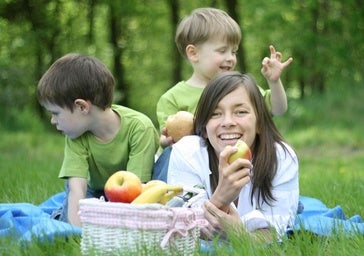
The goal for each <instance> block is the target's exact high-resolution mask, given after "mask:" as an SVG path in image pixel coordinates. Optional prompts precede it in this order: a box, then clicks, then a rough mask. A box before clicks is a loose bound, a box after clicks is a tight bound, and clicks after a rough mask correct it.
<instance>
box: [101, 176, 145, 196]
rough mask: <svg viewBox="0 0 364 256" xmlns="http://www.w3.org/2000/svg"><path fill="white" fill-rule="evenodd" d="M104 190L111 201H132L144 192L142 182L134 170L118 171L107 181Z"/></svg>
mask: <svg viewBox="0 0 364 256" xmlns="http://www.w3.org/2000/svg"><path fill="white" fill-rule="evenodd" d="M104 192H105V195H106V197H107V199H108V200H109V201H111V202H121V203H130V202H132V201H133V200H134V199H135V198H136V197H137V196H139V195H140V193H141V192H142V182H141V181H140V179H139V177H138V176H137V175H136V174H134V173H132V172H128V171H117V172H115V173H114V174H113V175H111V176H110V177H109V179H108V180H107V181H106V183H105V186H104Z"/></svg>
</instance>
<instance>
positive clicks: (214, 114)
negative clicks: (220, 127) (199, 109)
mask: <svg viewBox="0 0 364 256" xmlns="http://www.w3.org/2000/svg"><path fill="white" fill-rule="evenodd" d="M220 115H221V114H220V113H218V112H214V113H212V115H211V118H217V117H219V116H220Z"/></svg>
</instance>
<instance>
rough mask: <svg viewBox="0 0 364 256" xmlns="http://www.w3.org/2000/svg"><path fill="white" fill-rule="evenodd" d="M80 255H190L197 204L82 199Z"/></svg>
mask: <svg viewBox="0 0 364 256" xmlns="http://www.w3.org/2000/svg"><path fill="white" fill-rule="evenodd" d="M79 204H80V212H79V215H80V218H81V222H82V237H81V252H82V254H83V255H124V254H128V255H161V254H165V255H193V254H194V252H195V251H196V248H198V246H199V236H200V227H202V226H204V225H206V223H207V222H206V220H205V219H204V218H203V213H202V209H201V208H200V207H193V208H187V207H176V208H171V207H167V206H164V205H161V204H144V205H132V204H125V203H112V202H105V201H104V200H103V199H102V198H101V199H96V198H93V199H82V200H80V202H79Z"/></svg>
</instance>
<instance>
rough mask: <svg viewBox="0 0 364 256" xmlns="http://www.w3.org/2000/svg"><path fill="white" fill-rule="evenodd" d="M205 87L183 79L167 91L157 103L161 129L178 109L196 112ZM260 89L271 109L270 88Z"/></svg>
mask: <svg viewBox="0 0 364 256" xmlns="http://www.w3.org/2000/svg"><path fill="white" fill-rule="evenodd" d="M203 89H204V88H201V87H194V86H191V85H189V84H187V83H186V82H185V81H181V82H179V83H177V84H176V85H175V86H173V87H172V88H171V89H169V90H168V91H167V92H165V93H164V94H163V95H162V96H161V97H160V98H159V101H158V103H157V119H158V123H159V130H162V128H163V127H165V124H166V121H167V118H168V116H170V115H173V114H175V113H177V112H178V111H182V110H184V111H188V112H191V113H192V114H194V113H195V110H196V107H197V104H198V101H199V99H200V97H201V94H202V91H203ZM259 90H260V92H261V93H262V95H263V97H264V98H265V102H266V104H267V106H268V108H269V109H271V104H270V90H264V89H263V88H261V87H259Z"/></svg>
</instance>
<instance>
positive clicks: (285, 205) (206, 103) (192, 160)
mask: <svg viewBox="0 0 364 256" xmlns="http://www.w3.org/2000/svg"><path fill="white" fill-rule="evenodd" d="M194 134H195V135H192V136H186V137H184V138H182V139H181V140H180V141H179V142H177V143H175V144H174V145H173V147H172V151H171V155H170V160H169V167H168V176H167V181H168V183H171V184H179V185H182V186H194V185H203V186H204V187H205V188H206V192H207V198H206V201H205V203H204V204H203V205H201V206H202V208H203V209H204V210H205V217H206V219H207V220H208V221H209V223H210V225H209V227H208V228H205V229H203V230H202V232H203V233H204V235H205V236H207V237H208V238H213V237H215V236H217V235H223V236H224V235H225V232H226V230H227V228H228V226H229V225H234V226H235V227H241V228H242V229H246V230H248V231H252V232H253V231H254V232H258V233H260V232H265V230H266V229H269V228H271V227H274V228H275V230H276V232H277V234H278V235H284V234H285V231H286V229H287V227H292V225H293V220H294V218H295V214H296V211H297V207H298V196H299V188H298V160H297V157H296V154H295V151H294V150H293V149H292V148H291V147H290V146H289V145H288V144H287V143H286V142H284V139H283V137H282V136H281V134H280V133H279V131H278V130H277V128H276V126H275V124H274V122H273V120H272V117H271V114H270V113H269V111H268V108H267V106H266V104H265V102H264V98H263V96H262V95H261V93H260V91H259V89H258V87H257V85H256V83H255V81H254V79H253V78H252V77H250V76H248V75H244V74H241V73H239V72H226V73H223V74H220V75H218V76H216V77H215V78H214V79H212V80H211V81H210V82H209V83H208V85H207V86H206V88H205V89H204V91H203V93H202V95H201V98H200V101H199V103H198V106H197V109H196V113H195V121H194ZM239 139H241V140H243V141H245V142H246V144H247V145H248V146H249V147H250V148H251V150H252V156H253V158H252V160H251V161H250V160H248V159H243V158H239V159H237V160H235V161H234V162H232V163H229V160H228V159H229V157H230V156H231V155H232V154H234V153H236V152H237V150H238V149H237V148H236V147H227V145H231V146H233V145H235V143H236V142H237V141H238V140H239ZM250 171H251V172H252V175H250ZM269 239H274V238H272V237H271V238H269Z"/></svg>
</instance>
